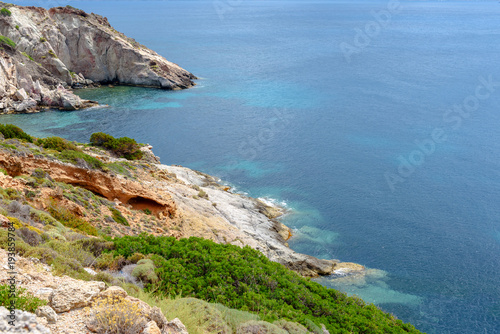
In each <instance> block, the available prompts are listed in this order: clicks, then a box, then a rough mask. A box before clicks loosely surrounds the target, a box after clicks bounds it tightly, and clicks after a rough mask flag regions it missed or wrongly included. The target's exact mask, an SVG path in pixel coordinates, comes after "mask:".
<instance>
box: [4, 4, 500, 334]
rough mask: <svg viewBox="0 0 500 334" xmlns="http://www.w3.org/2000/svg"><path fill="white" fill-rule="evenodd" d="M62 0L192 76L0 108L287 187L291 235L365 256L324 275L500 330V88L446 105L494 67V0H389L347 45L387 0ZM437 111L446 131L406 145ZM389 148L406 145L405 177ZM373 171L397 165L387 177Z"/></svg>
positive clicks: (337, 253)
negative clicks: (55, 104) (183, 85)
mask: <svg viewBox="0 0 500 334" xmlns="http://www.w3.org/2000/svg"><path fill="white" fill-rule="evenodd" d="M16 3H20V4H23V3H25V4H28V3H29V4H36V3H41V2H40V1H38V2H37V1H18V2H16ZM58 3H59V2H58ZM70 3H71V5H73V6H75V7H79V8H82V9H85V10H87V11H93V12H96V13H101V14H103V15H104V16H107V17H108V19H109V21H110V23H111V24H112V25H113V26H114V27H115V28H116V29H117V30H119V31H122V32H124V33H125V34H127V35H129V36H131V37H134V38H136V39H137V40H138V41H139V42H140V43H142V44H145V45H147V46H148V47H150V48H152V49H154V50H156V51H157V52H159V53H160V54H162V55H164V56H165V57H166V58H167V59H169V60H171V61H173V62H176V63H178V64H179V65H181V66H182V67H184V68H186V69H188V70H190V71H192V72H193V73H194V74H195V75H197V76H199V77H200V78H202V79H200V80H199V81H198V85H197V86H196V87H195V88H193V89H190V90H186V91H175V92H168V91H161V90H155V89H143V88H133V87H115V88H108V87H105V88H102V89H92V90H84V91H83V90H82V91H79V92H78V93H79V94H80V95H81V96H83V97H86V98H90V99H94V100H98V101H100V102H102V103H107V104H109V107H107V108H98V109H92V110H84V111H77V112H70V113H68V112H57V111H49V112H45V113H40V114H34V115H9V116H2V117H1V119H0V121H1V122H11V123H15V124H18V125H20V126H22V127H23V128H24V129H25V130H27V131H29V132H31V133H32V134H34V135H37V136H49V135H58V136H62V137H65V138H68V139H72V140H78V141H88V138H89V137H90V134H91V133H93V132H97V131H104V132H107V133H110V134H112V135H114V136H129V137H133V138H136V139H137V140H138V141H140V142H147V143H150V144H152V145H153V146H154V151H155V153H156V154H157V155H159V156H160V157H161V159H162V162H163V163H167V164H181V165H185V166H187V167H191V168H196V169H199V170H202V171H204V172H207V173H210V174H214V175H217V176H220V177H222V178H223V179H224V180H226V181H228V182H230V183H231V184H233V185H235V187H236V188H237V189H238V190H240V191H243V192H247V193H248V194H250V195H252V196H256V197H266V198H273V199H275V200H277V201H279V202H284V203H286V205H287V206H288V207H290V208H292V209H293V210H294V213H293V214H289V215H287V216H286V217H285V218H284V222H285V223H286V224H288V225H289V226H290V227H292V228H294V229H295V236H294V237H293V239H292V240H291V242H290V245H291V246H292V248H294V249H295V250H297V251H300V252H305V253H308V254H311V255H315V256H319V257H324V258H338V259H341V260H342V261H352V262H358V263H361V264H363V265H366V266H367V267H369V268H373V269H376V270H373V271H371V275H369V276H368V277H366V279H364V280H351V279H341V280H336V281H332V280H331V279H329V278H322V279H321V280H320V282H321V283H322V284H325V285H327V286H332V287H335V288H338V289H340V290H343V291H346V292H348V293H350V294H357V295H359V296H360V297H362V298H364V299H365V300H366V301H369V302H373V303H376V304H377V305H379V306H380V307H381V308H382V309H384V310H387V311H389V312H392V313H394V314H395V315H397V316H398V317H399V318H401V319H403V320H404V321H410V322H412V323H413V324H414V325H415V326H416V327H417V328H419V329H420V330H422V331H426V332H429V333H495V332H500V325H499V323H500V322H499V321H498V318H499V317H500V305H499V300H500V287H499V286H500V284H499V277H500V269H499V268H500V260H499V259H500V257H499V255H500V224H499V217H500V208H499V205H498V203H499V200H500V175H499V170H500V166H499V165H500V160H499V159H498V156H499V155H500V144H499V143H500V133H499V131H498V126H499V123H500V116H499V114H498V106H499V105H500V88H498V90H496V88H495V89H494V91H493V92H491V94H489V96H488V98H486V99H483V100H481V101H480V104H479V106H477V108H476V109H474V110H473V111H470V112H469V116H468V117H461V123H460V125H458V123H457V122H458V121H456V120H454V121H451V120H450V119H448V118H447V117H448V116H450V115H451V116H453V115H454V116H457V113H455V114H446V113H447V110H448V109H449V108H452V107H453V105H454V104H462V103H463V101H464V99H465V98H467V97H468V96H470V95H474V94H475V90H476V87H478V86H479V85H480V84H481V79H480V78H479V77H483V78H486V79H487V78H488V76H491V77H492V79H493V81H496V79H498V80H499V81H500V66H499V65H500V64H499V62H500V60H499V58H498V54H499V51H500V43H498V38H499V37H500V36H499V33H498V14H500V4H498V3H496V2H492V1H488V2H487V1H484V2H452V1H448V2H438V1H436V2H432V1H429V2H401V10H400V11H399V12H398V13H397V14H394V15H392V16H391V18H390V20H389V21H388V22H387V24H386V25H385V26H384V27H382V28H381V29H380V31H379V32H378V34H377V35H376V36H374V37H373V38H371V39H370V41H369V44H368V45H366V46H364V47H362V48H360V49H361V50H360V52H359V53H357V54H354V55H352V57H351V59H350V62H348V61H347V60H346V57H345V56H344V54H343V53H342V51H341V48H340V44H341V43H348V44H351V45H354V43H355V38H356V30H355V29H365V27H366V25H367V24H369V23H370V22H371V21H373V20H374V18H373V16H372V14H371V12H372V11H376V12H378V11H380V10H383V9H386V8H387V2H382V1H354V2H353V1H349V2H346V1H330V2H328V1H314V2H299V1H274V2H259V1H241V2H231V5H229V2H222V3H225V4H226V7H222V8H225V9H226V10H225V11H224V13H222V14H221V12H220V11H221V9H220V8H221V7H217V5H220V3H219V2H212V1H206V2H200V1H186V2H181V1H126V2H118V1H114V2H113V1H88V2H80V1H71V2H70ZM60 4H66V2H64V1H61V2H60ZM214 4H215V5H216V7H214ZM227 6H229V7H230V9H227ZM216 8H218V10H219V13H218V12H217V9H216ZM219 14H221V15H219ZM221 16H222V17H221ZM482 92H484V91H482ZM435 129H442V133H443V136H446V141H444V142H439V143H436V142H435V143H434V148H432V145H431V146H424V149H420V148H419V146H418V143H422V142H424V141H425V142H426V143H428V140H429V139H431V138H432V133H433V131H435ZM426 140H427V141H426ZM415 150H427V151H428V152H430V154H427V155H425V154H423V153H422V154H419V153H418V152H417V153H414V152H415ZM400 156H402V157H403V158H404V159H405V160H406V161H409V160H411V158H412V157H413V158H414V159H413V161H414V162H417V166H414V167H413V172H411V173H410V172H408V173H406V174H405V173H403V174H404V175H405V176H404V177H403V176H401V174H398V167H399V166H400V160H398V158H399V157H400ZM403 172H407V171H404V170H403ZM386 173H390V174H387V175H393V176H394V175H396V176H399V177H400V179H399V181H401V182H396V183H394V184H393V188H394V190H392V189H391V186H390V184H389V183H388V182H387V179H386V176H385V175H386Z"/></svg>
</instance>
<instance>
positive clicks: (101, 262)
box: [94, 253, 115, 270]
mask: <svg viewBox="0 0 500 334" xmlns="http://www.w3.org/2000/svg"><path fill="white" fill-rule="evenodd" d="M114 261H115V257H114V255H113V253H103V254H101V255H100V256H99V257H98V258H97V260H96V261H95V263H94V265H95V267H96V268H97V269H100V270H106V269H110V268H112V267H113V262H114Z"/></svg>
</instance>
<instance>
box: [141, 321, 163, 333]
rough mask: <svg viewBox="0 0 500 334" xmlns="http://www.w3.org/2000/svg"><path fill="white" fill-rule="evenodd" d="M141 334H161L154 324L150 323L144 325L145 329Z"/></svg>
mask: <svg viewBox="0 0 500 334" xmlns="http://www.w3.org/2000/svg"><path fill="white" fill-rule="evenodd" d="M142 334H162V333H161V331H160V329H159V328H158V326H157V325H156V322H154V321H150V322H148V323H147V324H146V328H144V331H142Z"/></svg>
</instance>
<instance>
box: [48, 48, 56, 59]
mask: <svg viewBox="0 0 500 334" xmlns="http://www.w3.org/2000/svg"><path fill="white" fill-rule="evenodd" d="M49 56H51V57H52V58H57V55H56V53H55V52H54V50H49Z"/></svg>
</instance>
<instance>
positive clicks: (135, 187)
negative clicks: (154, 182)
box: [0, 152, 176, 217]
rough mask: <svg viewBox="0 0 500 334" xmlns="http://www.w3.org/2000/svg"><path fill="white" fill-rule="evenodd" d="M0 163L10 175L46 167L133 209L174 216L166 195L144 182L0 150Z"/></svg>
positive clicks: (59, 176)
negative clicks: (161, 194) (160, 193)
mask: <svg viewBox="0 0 500 334" xmlns="http://www.w3.org/2000/svg"><path fill="white" fill-rule="evenodd" d="M0 166H2V167H3V168H5V169H6V170H7V171H8V172H9V173H11V175H21V174H25V175H26V174H27V175H30V174H31V173H32V172H33V171H34V170H35V169H37V168H41V169H43V170H46V171H50V173H49V174H50V177H51V178H52V179H54V180H56V181H59V182H64V183H69V184H73V185H77V186H80V187H82V188H85V189H87V190H90V191H92V192H94V193H97V194H99V195H101V196H103V197H105V198H107V199H109V200H115V199H116V200H118V201H120V202H121V203H123V204H128V205H130V206H132V207H133V208H137V209H140V210H142V209H144V208H147V209H149V210H150V211H151V212H152V213H154V214H158V215H159V214H163V215H165V216H169V217H174V216H175V215H176V206H175V203H173V201H172V200H171V198H170V197H167V196H163V197H162V196H160V195H159V194H158V193H156V192H155V191H154V190H151V189H149V188H148V187H146V186H145V185H144V184H142V183H139V182H136V181H131V180H127V179H124V178H123V177H121V176H119V175H118V176H114V175H111V174H109V173H105V172H102V171H99V170H93V169H87V168H84V167H78V166H75V165H72V164H64V163H61V162H59V161H57V160H49V159H45V158H40V157H35V156H33V155H31V156H15V155H11V154H8V153H5V152H0Z"/></svg>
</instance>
